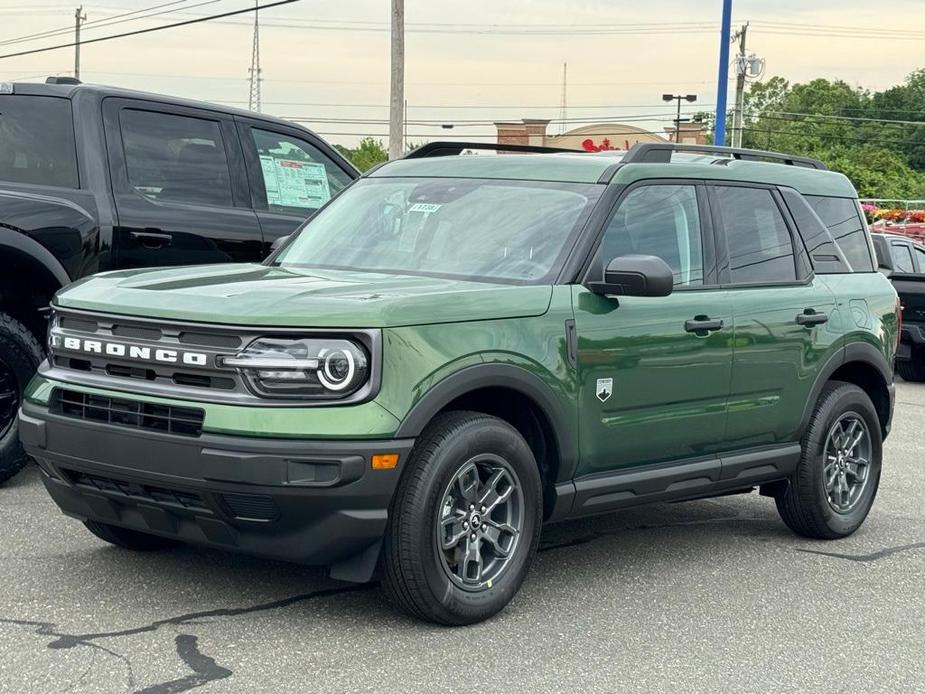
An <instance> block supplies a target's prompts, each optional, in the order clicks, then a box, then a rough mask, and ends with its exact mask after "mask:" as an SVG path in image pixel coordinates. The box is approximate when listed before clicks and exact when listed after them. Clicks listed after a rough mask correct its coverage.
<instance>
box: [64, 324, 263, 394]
mask: <svg viewBox="0 0 925 694" xmlns="http://www.w3.org/2000/svg"><path fill="white" fill-rule="evenodd" d="M56 320H57V323H56V324H54V325H52V328H51V339H52V342H53V345H52V348H51V353H50V355H49V359H50V362H51V364H52V366H54V367H55V368H61V369H68V370H69V371H79V372H82V374H86V375H87V376H86V377H87V378H89V379H94V380H97V379H99V380H102V379H105V380H106V381H112V380H115V381H121V382H123V383H124V384H128V383H129V382H130V383H131V384H133V385H136V384H137V385H138V386H140V389H139V390H138V392H154V393H155V394H158V393H164V392H165V391H170V392H176V389H177V387H178V386H179V387H180V388H182V389H183V391H184V393H185V395H186V396H191V395H192V396H194V397H195V398H196V399H198V396H199V395H200V394H202V395H203V396H205V395H206V394H207V393H208V394H210V395H212V396H214V395H216V394H217V395H219V397H225V398H228V399H236V400H240V399H242V398H247V399H251V398H252V397H253V396H252V395H251V393H250V391H249V390H248V388H247V386H246V384H245V383H244V381H243V379H242V377H241V375H240V374H239V373H238V372H237V371H236V370H235V369H231V368H223V367H220V366H219V365H218V360H219V357H222V356H228V355H233V354H235V353H237V352H238V351H239V350H240V349H241V348H242V347H243V346H244V345H246V344H247V343H249V342H250V341H252V340H253V339H254V338H255V337H256V334H250V333H248V334H245V335H241V334H238V332H237V331H236V330H235V329H232V328H224V327H208V328H207V327H199V326H193V325H190V326H184V325H178V324H174V323H167V322H165V323H162V324H152V323H151V322H145V321H140V320H137V319H131V318H123V317H121V316H107V317H104V316H99V317H95V316H94V317H90V316H83V315H81V316H75V315H72V314H69V313H67V312H59V313H58V314H57V318H56ZM68 339H70V340H71V341H72V342H76V343H79V344H85V343H87V342H88V341H90V342H91V344H92V345H94V348H93V349H92V350H91V349H81V348H79V347H77V348H75V347H73V346H71V347H68V346H67V344H66V340H68ZM110 348H112V349H113V351H110ZM158 351H163V352H165V353H166V354H168V355H172V359H170V358H167V359H161V358H157V357H156V354H157V353H158ZM188 357H190V359H188ZM77 382H78V383H84V384H85V385H96V384H95V383H90V382H85V381H77ZM133 392H134V390H133Z"/></svg>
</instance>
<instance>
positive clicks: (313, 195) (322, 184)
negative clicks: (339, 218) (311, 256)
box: [251, 128, 351, 215]
mask: <svg viewBox="0 0 925 694" xmlns="http://www.w3.org/2000/svg"><path fill="white" fill-rule="evenodd" d="M251 134H252V136H253V140H254V146H255V147H256V148H257V156H258V158H259V159H260V172H261V175H262V177H263V186H264V191H265V193H266V197H267V207H268V208H269V209H270V210H271V211H273V212H282V213H284V214H286V213H288V214H301V215H304V214H305V212H306V211H307V210H308V211H310V210H317V209H318V208H319V207H321V206H322V205H323V204H324V203H326V202H327V201H328V200H330V199H331V196H332V195H335V194H336V193H338V192H340V191H341V190H343V189H344V188H345V187H346V186H347V185H349V184H350V180H351V179H350V176H348V175H347V174H346V173H345V172H344V170H343V169H341V168H340V167H339V166H338V165H337V164H335V163H334V162H333V161H331V160H330V159H329V158H328V157H326V156H325V155H324V154H323V153H322V152H321V150H319V149H318V148H317V147H315V146H314V145H312V144H311V143H309V142H306V141H304V140H300V139H297V138H294V137H290V136H288V135H282V134H280V133H274V132H270V131H269V130H261V129H260V128H251Z"/></svg>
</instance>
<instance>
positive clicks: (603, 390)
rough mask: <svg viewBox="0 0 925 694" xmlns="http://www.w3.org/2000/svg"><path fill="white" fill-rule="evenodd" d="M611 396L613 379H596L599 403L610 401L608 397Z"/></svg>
mask: <svg viewBox="0 0 925 694" xmlns="http://www.w3.org/2000/svg"><path fill="white" fill-rule="evenodd" d="M612 394H613V379H612V378H599V379H597V399H598V400H600V401H601V402H607V401H608V400H610V396H611V395H612Z"/></svg>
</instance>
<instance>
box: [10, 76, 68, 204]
mask: <svg viewBox="0 0 925 694" xmlns="http://www.w3.org/2000/svg"><path fill="white" fill-rule="evenodd" d="M0 180H2V181H12V182H15V183H34V184H37V185H43V186H62V187H65V188H76V187H77V186H78V182H77V150H76V148H75V147H74V126H73V125H72V123H71V102H70V101H69V100H68V99H59V98H53V97H43V96H16V95H13V94H4V95H2V96H0Z"/></svg>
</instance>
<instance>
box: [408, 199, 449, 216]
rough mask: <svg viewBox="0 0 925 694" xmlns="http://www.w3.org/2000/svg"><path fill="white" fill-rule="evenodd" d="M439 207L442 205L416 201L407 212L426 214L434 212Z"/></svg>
mask: <svg viewBox="0 0 925 694" xmlns="http://www.w3.org/2000/svg"><path fill="white" fill-rule="evenodd" d="M441 207H442V205H434V204H431V203H429V202H416V203H414V204H413V205H412V206H411V207H410V208H409V209H408V211H409V212H426V213H427V214H431V213H432V212H436V211H437V210H439V209H440V208H441Z"/></svg>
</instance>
